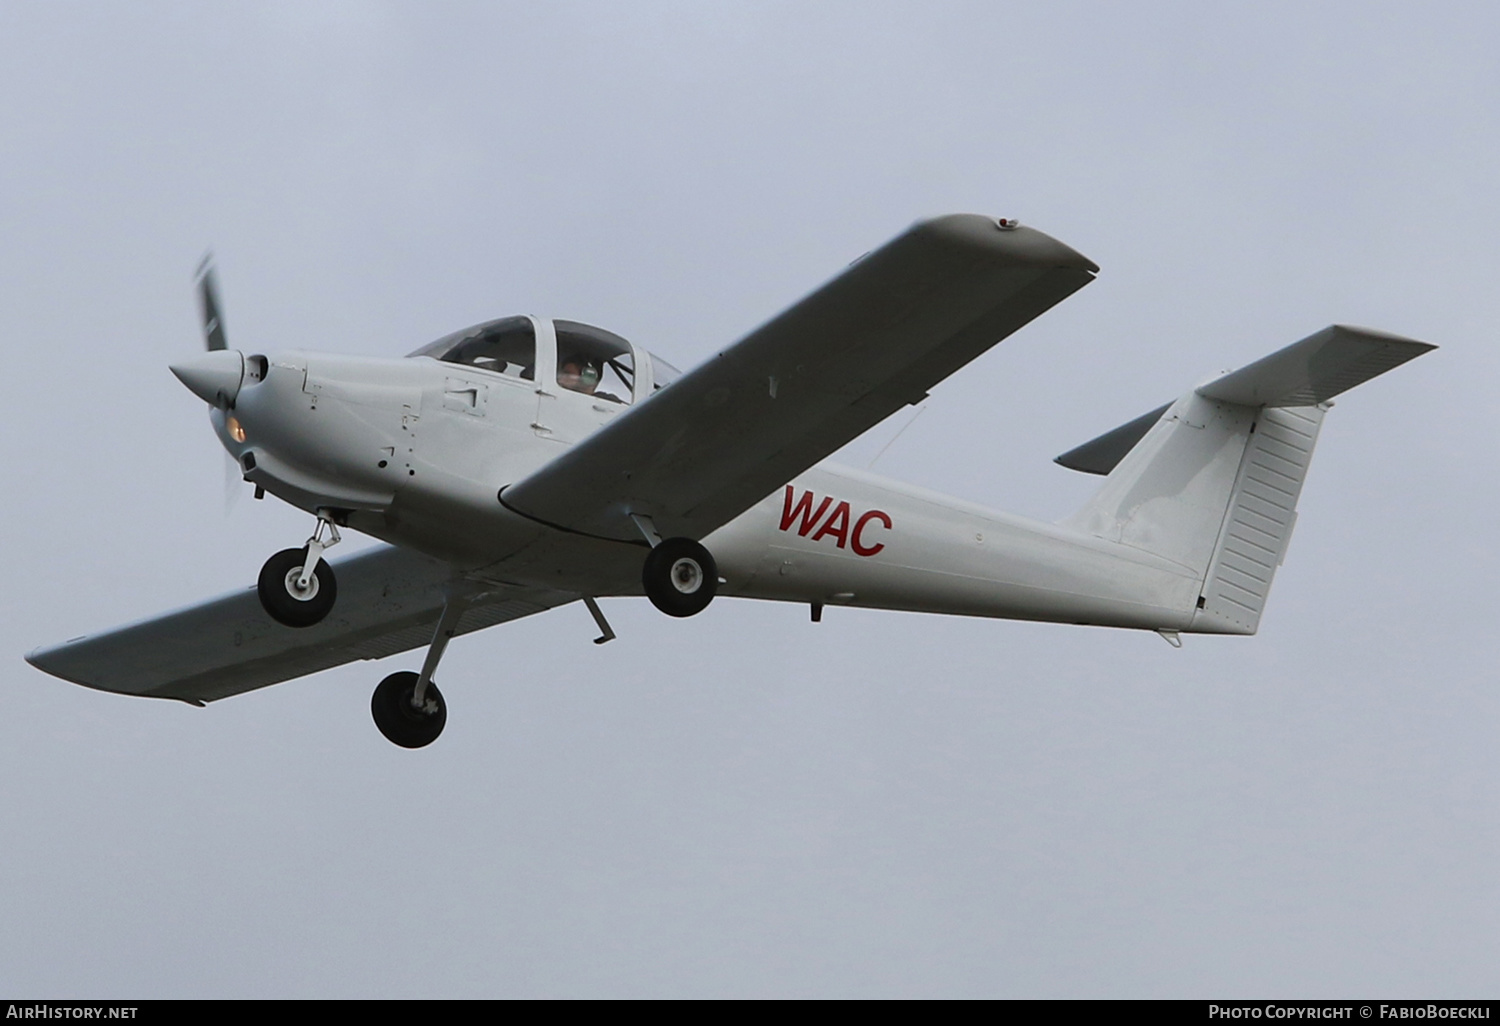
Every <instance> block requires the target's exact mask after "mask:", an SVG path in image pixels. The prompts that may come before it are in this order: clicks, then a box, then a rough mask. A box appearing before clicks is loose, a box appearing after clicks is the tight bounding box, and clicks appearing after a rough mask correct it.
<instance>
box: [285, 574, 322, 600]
mask: <svg viewBox="0 0 1500 1026" xmlns="http://www.w3.org/2000/svg"><path fill="white" fill-rule="evenodd" d="M286 593H287V594H288V595H290V596H291V597H292V598H294V599H296V600H297V601H298V602H311V601H312V600H313V599H315V598H317V596H318V575H317V574H312V575H311V576H309V577H308V579H307V587H305V588H304V587H302V568H301V567H300V566H298V567H293V568H292V569H291V570H288V571H287V574H286Z"/></svg>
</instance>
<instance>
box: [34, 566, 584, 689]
mask: <svg viewBox="0 0 1500 1026" xmlns="http://www.w3.org/2000/svg"><path fill="white" fill-rule="evenodd" d="M334 569H335V572H336V573H337V574H338V581H339V599H338V603H337V605H336V606H335V607H334V611H333V612H332V613H331V614H329V617H328V619H326V620H324V621H323V622H322V623H319V624H316V625H314V626H312V627H307V628H302V629H293V628H290V627H284V626H282V625H281V624H279V623H276V622H275V621H274V620H272V619H271V618H270V617H268V616H267V615H266V614H265V612H264V611H263V610H262V609H261V605H260V599H259V598H258V597H257V596H256V594H255V589H253V588H250V589H246V590H244V591H238V592H234V593H232V594H229V595H224V596H221V597H220V598H216V599H211V600H209V601H207V602H203V603H200V604H198V605H196V606H191V607H189V608H187V609H182V610H178V611H176V612H173V613H167V614H165V615H163V616H158V617H155V618H153V619H150V620H144V621H141V622H139V623H134V624H129V625H127V626H124V627H120V628H117V629H115V630H112V631H107V632H105V633H103V634H98V635H92V636H87V637H83V638H76V639H74V640H72V641H68V642H64V643H63V644H61V645H55V646H53V647H51V648H45V649H38V650H37V651H35V652H32V653H30V654H29V655H27V657H26V661H27V662H29V663H31V664H32V665H33V666H35V667H37V668H38V669H40V670H44V671H45V672H47V673H50V674H52V675H53V676H56V677H61V678H62V679H64V680H68V681H72V682H73V683H75V684H82V685H84V686H85V687H91V688H97V689H99V690H101V691H114V692H118V693H121V694H128V695H144V696H149V697H153V698H177V699H181V700H183V701H188V702H212V701H215V700H216V699H220V698H227V697H229V696H230V695H237V694H241V693H243V692H246V691H253V690H254V689H256V688H263V687H267V686H268V685H271V684H278V683H280V682H282V681H285V680H291V679H292V678H294V677H301V676H304V675H306V674H309V673H316V672H317V671H319V670H326V669H329V668H330V667H334V666H340V665H342V664H344V663H348V662H352V661H354V660H356V659H380V658H383V657H385V656H388V655H394V654H395V653H397V652H404V651H407V650H408V649H413V648H418V647H420V646H423V645H426V644H427V643H429V642H430V641H431V640H432V632H433V630H434V629H435V627H436V624H437V619H438V616H439V614H440V613H441V612H442V609H443V600H444V589H445V586H446V585H447V584H448V582H449V581H450V580H451V579H452V578H453V571H452V570H451V568H449V567H448V565H447V564H445V563H442V562H439V561H437V560H432V559H428V558H426V557H424V556H421V555H418V554H415V553H412V552H408V551H405V550H401V549H396V548H391V547H389V546H382V547H380V548H377V549H373V550H371V551H370V552H366V553H361V554H360V555H358V556H354V557H352V558H350V559H346V560H342V561H340V562H338V563H337V564H335V567H334ZM487 587H488V588H489V590H488V591H484V592H480V593H479V594H477V595H476V596H475V597H474V599H473V602H472V604H471V605H470V606H469V608H468V609H467V610H466V611H465V612H464V614H463V616H462V617H461V618H460V619H459V622H458V627H457V631H456V633H458V634H467V633H469V632H470V631H476V630H480V629H482V628H484V627H490V626H493V625H494V624H497V623H504V622H506V621H508V620H516V619H519V618H521V617H523V616H530V615H531V614H532V613H539V612H542V611H543V610H546V609H550V608H552V607H554V606H559V605H562V604H564V603H566V602H570V601H572V600H574V599H576V598H578V596H577V595H574V594H571V593H567V592H555V591H547V590H544V589H538V588H522V587H518V586H499V587H494V586H487Z"/></svg>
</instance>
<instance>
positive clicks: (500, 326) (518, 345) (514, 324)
mask: <svg viewBox="0 0 1500 1026" xmlns="http://www.w3.org/2000/svg"><path fill="white" fill-rule="evenodd" d="M411 355H412V356H430V357H432V358H433V359H435V360H441V361H442V362H443V363H461V364H465V365H466V366H469V367H478V368H479V369H480V370H487V371H493V372H494V373H496V374H504V375H505V376H507V377H512V378H521V379H523V380H525V381H534V380H536V329H535V328H533V327H532V324H531V318H529V317H505V318H502V319H501V320H498V321H489V322H487V323H485V324H481V325H478V326H477V327H473V328H466V329H465V330H463V331H459V332H455V333H454V334H452V335H448V336H446V337H444V338H440V339H438V340H437V341H436V342H433V343H430V344H428V345H425V346H423V347H422V348H421V349H418V350H417V351H416V352H414V353H412V354H411Z"/></svg>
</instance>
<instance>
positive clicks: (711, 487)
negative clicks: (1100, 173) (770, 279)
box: [26, 215, 1434, 748]
mask: <svg viewBox="0 0 1500 1026" xmlns="http://www.w3.org/2000/svg"><path fill="white" fill-rule="evenodd" d="M1097 272H1098V267H1097V266H1096V265H1095V264H1094V263H1093V262H1092V261H1090V260H1088V259H1086V258H1085V257H1083V256H1082V255H1080V254H1079V253H1077V252H1075V251H1074V250H1072V249H1070V248H1069V247H1068V246H1065V245H1063V244H1062V243H1060V242H1058V241H1057V240H1055V239H1053V238H1051V237H1049V236H1047V235H1044V234H1042V233H1041V232H1039V231H1035V230H1033V229H1031V228H1028V227H1025V226H1022V225H1019V224H1018V223H1016V222H1014V221H1011V220H1009V219H1003V218H1001V219H996V218H989V217H981V216H977V215H953V216H948V217H941V218H937V219H934V220H931V221H925V222H920V223H918V224H916V225H914V226H913V227H912V228H911V229H910V230H908V231H907V232H905V233H904V234H902V235H900V236H898V237H897V238H895V239H894V240H892V241H891V242H889V243H887V244H886V245H885V246H883V247H881V248H880V249H877V250H875V251H873V252H870V253H868V254H866V255H865V256H863V257H861V258H859V259H858V260H856V261H855V262H854V263H853V264H851V265H850V266H849V267H848V268H847V269H845V270H844V271H843V272H842V273H840V274H839V275H837V276H836V277H834V278H833V279H832V280H831V281H829V282H828V283H827V284H826V285H824V286H823V287H821V288H819V289H818V290H816V291H815V292H813V293H812V294H811V295H809V296H807V297H806V298H805V299H803V300H802V301H801V302H799V303H797V304H796V305H795V306H792V307H791V308H790V309H788V310H786V311H785V312H784V313H782V314H780V315H778V316H777V317H775V318H773V319H772V320H770V321H769V322H767V323H766V324H764V325H763V326H761V327H760V328H757V329H756V330H754V331H752V332H751V333H750V334H749V335H747V336H745V337H744V338H743V339H741V340H740V341H739V342H737V343H735V344H734V345H731V346H729V347H728V348H727V349H724V350H723V351H721V352H719V353H718V354H717V355H715V356H713V357H712V358H710V359H709V360H707V361H706V362H705V363H703V364H702V365H700V366H699V367H697V368H696V369H695V370H693V371H691V372H690V373H687V374H681V373H679V372H678V371H677V369H676V368H674V367H673V366H672V365H671V364H669V363H667V362H666V361H665V360H663V359H661V358H660V357H657V356H655V355H653V354H651V353H648V352H646V351H645V350H643V349H640V348H637V347H636V346H634V345H632V344H631V343H630V342H627V341H626V340H625V339H623V338H621V337H620V336H618V335H615V334H612V333H611V332H608V331H604V330H602V329H600V328H595V327H591V326H589V325H586V324H580V323H577V322H573V321H566V320H548V319H545V318H539V317H507V318H503V319H501V320H495V321H490V322H487V323H485V324H480V325H477V326H475V327H472V328H467V329H465V330H463V331H459V332H455V333H454V334H452V335H448V336H446V337H444V338H441V339H438V340H437V341H436V342H433V343H431V344H429V345H425V346H423V347H422V348H420V349H418V350H416V352H414V353H412V354H411V355H410V356H407V357H404V358H389V359H382V358H373V357H348V356H331V355H326V354H322V353H314V352H300V351H288V352H278V353H270V354H265V355H262V354H258V353H245V352H241V351H240V350H236V349H231V348H229V344H228V340H227V338H226V335H225V330H224V324H223V321H222V319H221V317H220V304H219V300H218V296H217V289H216V286H215V284H214V276H213V273H212V269H211V268H207V269H204V270H203V271H202V273H201V274H200V279H199V294H200V300H201V302H202V306H203V315H204V333H205V337H206V340H207V352H206V353H204V354H202V355H199V356H197V357H196V358H193V359H189V360H184V361H183V362H181V363H178V364H175V365H173V366H172V371H173V373H174V374H176V375H177V377H178V378H180V379H181V381H182V383H183V384H184V385H186V386H187V387H188V388H189V389H191V390H192V391H193V392H194V393H195V394H196V395H198V396H200V397H201V398H202V399H203V400H204V402H206V403H207V404H208V405H209V407H210V411H209V418H210V421H211V423H212V425H213V430H214V432H215V434H216V435H217V436H218V438H219V441H220V442H222V443H223V445H224V447H225V448H226V449H227V450H228V452H229V454H230V455H231V456H232V457H233V459H234V460H235V461H236V463H237V464H238V468H239V470H240V472H241V473H242V474H243V476H244V479H245V480H246V481H248V482H250V483H251V484H253V485H254V486H255V490H256V495H257V497H260V496H263V495H264V494H265V493H267V492H269V493H270V494H272V495H274V496H276V497H277V498H280V499H282V500H284V501H286V502H288V503H291V504H292V505H294V506H296V507H298V508H300V509H302V510H305V511H306V512H307V513H309V514H311V515H312V516H313V517H314V518H315V526H314V527H313V531H312V535H311V537H310V538H309V539H308V540H307V542H306V543H305V544H303V545H302V546H300V547H294V548H288V549H286V550H285V551H282V552H278V553H276V554H275V555H273V556H272V557H271V558H270V559H269V560H267V561H266V564H265V567H264V569H263V570H262V571H261V573H260V579H259V581H258V583H257V585H256V587H255V588H253V589H246V590H242V591H238V592H233V593H231V594H228V595H225V596H223V597H221V598H218V599H213V600H210V601H207V602H203V603H201V604H199V605H195V606H192V607H189V608H186V609H182V610H180V611H177V612H173V613H167V614H165V615H163V616H158V617H156V618H153V619H149V620H144V621H141V622H138V623H135V624H131V625H129V626H125V627H121V628H118V629H116V630H112V631H108V632H105V633H103V634H97V635H91V636H85V637H81V638H75V639H73V640H71V641H67V642H64V643H63V644H60V645H56V646H53V647H50V648H43V649H39V650H37V651H34V652H32V653H31V654H29V655H28V656H27V657H26V658H27V660H28V661H29V662H31V663H32V665H34V666H37V667H39V668H40V669H42V670H45V671H46V672H48V673H51V674H54V675H56V676H58V677H61V678H63V679H65V680H69V681H73V682H75V683H78V684H83V685H86V686H88V687H92V688H99V689H101V690H105V691H114V692H119V693H123V694H130V695H146V696H152V697H158V698H175V699H180V700H182V701H185V702H190V703H193V704H197V705H202V704H204V703H206V702H210V701H214V700H216V699H220V698H225V697H228V696H230V695H235V694H239V693H241V692H245V691H250V690H252V689H255V688H260V687H265V686H267V685H270V684H275V683H278V682H281V681H285V680H289V679H291V678H293V677H300V676H302V675H304V674H309V673H313V672H315V671H318V670H322V669H326V668H327V667H331V666H337V665H340V664H343V663H346V662H350V661H351V660H355V659H379V658H382V657H385V656H389V655H393V654H395V653H397V652H404V651H407V650H409V649H414V648H418V647H420V646H422V645H426V646H427V654H426V658H425V659H424V661H423V663H422V665H421V668H420V670H419V671H418V672H411V671H404V672H400V673H393V674H391V675H390V676H388V677H386V678H385V679H384V680H383V681H381V683H380V685H379V686H378V687H377V688H376V689H375V693H374V696H373V698H372V700H371V711H372V713H373V715H374V719H375V723H376V724H377V726H378V727H379V728H380V731H381V732H382V733H383V734H384V735H385V736H386V737H387V738H388V739H390V740H391V741H393V742H395V743H396V744H398V745H401V746H403V747H407V748H418V747H421V746H423V745H427V744H430V743H431V742H432V741H433V740H435V739H436V738H437V736H438V735H439V733H440V732H441V731H442V729H443V725H444V723H445V722H446V719H447V707H446V704H445V702H444V700H443V696H442V695H441V694H440V693H439V691H438V689H437V687H436V685H435V684H434V683H433V674H434V671H435V670H436V669H437V666H438V661H439V660H440V659H441V658H442V655H443V652H444V650H445V648H446V647H447V645H448V642H449V640H450V639H452V638H453V637H455V636H457V635H460V634H466V633H468V632H470V631H474V630H478V629H480V628H482V627H490V626H493V625H495V624H498V623H504V622H507V621H510V620H516V619H520V618H521V617H524V616H529V615H531V614H533V613H538V612H541V611H543V610H545V609H550V608H553V607H556V606H561V605H564V604H566V603H571V602H578V601H581V602H583V604H584V605H585V606H586V607H587V608H588V611H589V612H590V613H591V614H592V616H593V619H594V621H595V623H596V625H597V626H598V629H599V631H600V635H599V637H598V638H596V639H595V640H596V642H598V643H603V642H605V641H608V640H609V639H611V638H612V637H614V633H613V631H612V630H611V629H610V626H609V624H608V622H607V621H606V619H605V617H604V615H603V613H602V611H601V610H600V608H599V605H598V603H597V602H596V601H595V600H596V599H597V598H599V597H601V596H620V595H641V594H644V595H645V596H646V597H647V598H649V599H650V601H651V602H652V603H653V604H654V605H655V606H656V607H657V608H658V609H660V610H661V611H662V612H664V613H666V614H668V615H669V616H678V617H683V616H692V615H694V614H696V613H699V612H702V611H703V609H704V608H705V607H707V606H708V604H709V602H710V601H711V600H712V599H713V598H714V596H715V595H716V594H724V595H734V596H742V597H748V598H760V599H771V600H777V601H783V602H799V603H805V604H807V605H808V606H809V607H810V609H811V616H812V619H813V620H818V619H819V618H820V617H821V614H822V611H823V608H824V606H825V605H847V606H861V607H867V608H877V609H900V610H914V611H922V612H932V613H951V614H958V615H967V616H987V617H1005V618H1011V619H1022V620H1042V621H1056V622H1062V623H1072V624H1092V625H1102V626H1111V627H1129V628H1138V629H1143V630H1149V631H1156V632H1158V633H1160V634H1161V635H1162V636H1163V637H1164V638H1166V639H1167V640H1168V641H1169V642H1171V643H1173V644H1174V645H1176V644H1180V635H1181V634H1184V633H1202V634H1254V633H1255V631H1256V629H1257V627H1258V625H1259V622H1260V616H1261V610H1262V609H1263V607H1264V605H1265V601H1266V596H1267V593H1268V592H1269V590H1270V587H1271V580H1272V576H1273V575H1274V574H1275V572H1276V568H1277V566H1278V565H1279V564H1280V562H1281V559H1282V556H1283V555H1284V553H1285V551H1286V546H1287V542H1288V540H1289V539H1290V537H1291V533H1292V528H1293V526H1294V524H1295V522H1296V515H1297V514H1296V507H1297V497H1298V495H1299V493H1300V491H1301V488H1302V482H1303V478H1304V475H1305V474H1306V471H1307V466H1308V461H1309V459H1310V458H1311V456H1312V451H1313V445H1314V443H1315V442H1316V441H1317V437H1318V430H1319V428H1320V426H1321V425H1322V422H1323V416H1324V413H1325V412H1326V411H1327V409H1328V408H1329V406H1330V405H1331V404H1330V402H1329V400H1331V399H1332V398H1333V397H1334V396H1336V395H1338V394H1339V393H1341V392H1343V391H1345V390H1347V389H1349V388H1352V387H1353V386H1355V385H1358V384H1360V383H1361V382H1364V381H1366V380H1368V379H1370V378H1373V377H1375V376H1376V375H1378V374H1382V373H1384V372H1385V371H1388V370H1390V369H1392V368H1394V367H1396V366H1398V365H1400V364H1402V363H1404V362H1406V361H1407V360H1410V359H1413V358H1414V357H1417V356H1420V355H1421V354H1422V353H1424V352H1426V351H1428V350H1429V349H1432V348H1434V347H1433V346H1431V345H1428V344H1427V343H1424V342H1417V341H1413V340H1410V339H1405V338H1399V337H1397V336H1394V335H1389V334H1385V333H1383V332H1377V331H1370V330H1366V329H1361V328H1351V327H1344V326H1334V327H1330V328H1326V329H1324V330H1322V331H1319V332H1318V333H1316V334H1314V335H1311V336H1309V337H1308V338H1305V339H1303V340H1302V341H1300V342H1297V343H1295V344H1293V345H1290V346H1288V347H1286V348H1285V349H1282V350H1280V351H1278V352H1275V353H1273V354H1271V355H1270V356H1267V357H1265V358H1264V359H1261V360H1258V361H1256V362H1255V363H1251V364H1249V365H1248V366H1245V367H1243V368H1241V369H1239V370H1237V371H1234V372H1232V373H1227V374H1223V375H1220V376H1218V377H1215V378H1213V379H1212V380H1209V381H1206V382H1204V383H1203V384H1200V385H1198V386H1196V387H1194V388H1191V389H1189V390H1188V391H1186V392H1184V393H1183V394H1182V395H1181V396H1180V397H1178V398H1177V399H1176V400H1174V401H1173V402H1170V403H1168V404H1167V405H1165V406H1162V407H1160V408H1158V409H1154V410H1152V411H1151V412H1149V413H1147V414H1145V415H1144V416H1141V417H1139V418H1137V419H1135V420H1132V421H1131V422H1129V423H1128V424H1125V425H1122V426H1121V427H1118V428H1116V429H1114V430H1113V431H1109V432H1107V433H1106V434H1103V435H1100V436H1099V437H1098V438H1095V439H1094V440H1093V441H1090V442H1087V443H1085V444H1083V445H1081V446H1079V447H1078V448H1076V449H1073V450H1072V451H1070V452H1067V453H1064V454H1063V455H1062V456H1059V457H1058V458H1057V462H1058V463H1060V464H1062V465H1063V466H1065V467H1070V468H1072V469H1074V470H1079V471H1083V472H1086V473H1091V474H1099V475H1104V482H1103V484H1102V486H1101V487H1100V489H1099V490H1098V492H1097V493H1096V494H1095V495H1094V496H1093V498H1091V499H1090V500H1089V501H1088V502H1087V503H1086V504H1085V505H1084V506H1083V508H1082V509H1080V510H1079V511H1078V512H1077V513H1076V514H1074V515H1073V516H1072V517H1070V518H1068V519H1067V520H1065V521H1063V522H1061V523H1057V524H1047V523H1039V522H1035V521H1031V520H1027V519H1024V518H1021V517H1017V516H1011V515H1008V514H1004V513H999V512H994V511H991V510H989V509H985V508H982V507H980V506H977V505H974V504H972V503H968V502H964V501H961V500H959V499H953V498H949V497H947V496H943V495H939V494H936V493H933V492H930V491H926V490H924V489H920V488H915V487H910V486H907V485H903V484H900V483H898V482H895V481H890V480H886V479H883V478H880V477H877V476H875V475H873V474H869V473H865V472H862V471H857V470H851V469H847V468H843V467H838V466H835V465H833V464H830V463H823V462H821V461H823V460H824V459H825V457H827V456H828V455H830V454H831V453H833V452H834V451H835V450H837V449H838V448H840V447H841V446H843V445H844V444H845V443H847V442H849V441H850V440H851V439H853V438H855V437H857V436H858V435H860V434H861V433H863V432H864V431H866V430H867V429H869V428H870V427H872V426H874V425H875V424H877V423H879V422H880V421H882V420H884V419H885V418H887V417H889V416H890V415H891V414H893V413H895V412H897V411H899V410H900V409H901V408H902V407H904V406H907V405H910V404H915V403H917V402H920V401H921V400H922V399H924V398H926V396H927V392H928V390H929V389H931V388H932V387H933V385H935V384H937V383H938V382H939V381H942V380H943V379H944V378H946V377H947V376H948V375H950V374H952V373H953V372H954V371H956V370H958V369H959V368H960V367H962V366H964V365H965V364H967V363H968V362H969V361H970V360H973V359H974V358H975V357H977V356H978V355H979V354H981V353H983V352H985V351H986V350H988V349H989V348H990V347H991V346H994V345H995V344H996V343H998V342H999V341H1000V340H1001V339H1003V338H1005V337H1006V336H1008V335H1010V334H1011V333H1012V332H1014V331H1016V330H1017V329H1019V328H1020V327H1022V326H1023V325H1025V324H1026V323H1027V322H1028V321H1030V320H1032V318H1034V317H1037V316H1038V315H1040V314H1041V313H1043V312H1044V311H1046V310H1048V309H1049V308H1051V307H1052V306H1053V305H1055V304H1056V303H1058V302H1060V301H1061V300H1063V299H1065V298H1066V297H1068V296H1069V295H1071V294H1073V293H1074V292H1076V291H1077V290H1078V289H1080V288H1082V287H1083V286H1084V285H1086V284H1088V283H1089V282H1090V281H1092V280H1093V278H1094V275H1095V274H1096V273H1097ZM341 528H346V529H353V530H356V531H361V532H364V533H366V534H369V535H373V536H374V537H375V538H377V539H380V540H382V541H384V542H386V543H387V544H386V545H384V546H380V547H378V548H375V549H373V550H371V551H368V552H364V553H361V554H359V555H357V556H354V557H352V558H348V559H345V560H343V561H340V562H339V563H337V564H332V563H330V562H329V561H328V559H327V552H328V550H329V548H330V547H331V546H333V545H335V544H337V543H338V541H339V538H340V534H339V532H340V529H341Z"/></svg>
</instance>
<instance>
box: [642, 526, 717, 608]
mask: <svg viewBox="0 0 1500 1026" xmlns="http://www.w3.org/2000/svg"><path fill="white" fill-rule="evenodd" d="M641 583H642V584H643V585H644V586H645V588H646V597H647V598H649V599H650V600H651V604H652V605H653V606H655V607H656V608H657V609H660V610H661V611H662V612H663V613H666V614H667V615H668V616H692V615H693V614H694V613H701V612H703V610H704V609H705V608H707V606H708V604H709V603H710V602H712V601H713V597H714V591H715V590H716V589H717V588H718V586H719V568H718V567H717V566H715V565H714V557H713V556H711V555H709V554H708V550H707V549H705V548H704V547H703V546H702V545H699V544H698V543H697V542H695V541H693V540H692V539H691V538H668V539H667V540H666V541H664V542H662V543H661V544H660V545H658V546H656V547H655V548H654V549H652V550H651V552H650V554H649V555H647V556H646V565H645V566H643V567H642V568H641Z"/></svg>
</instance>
